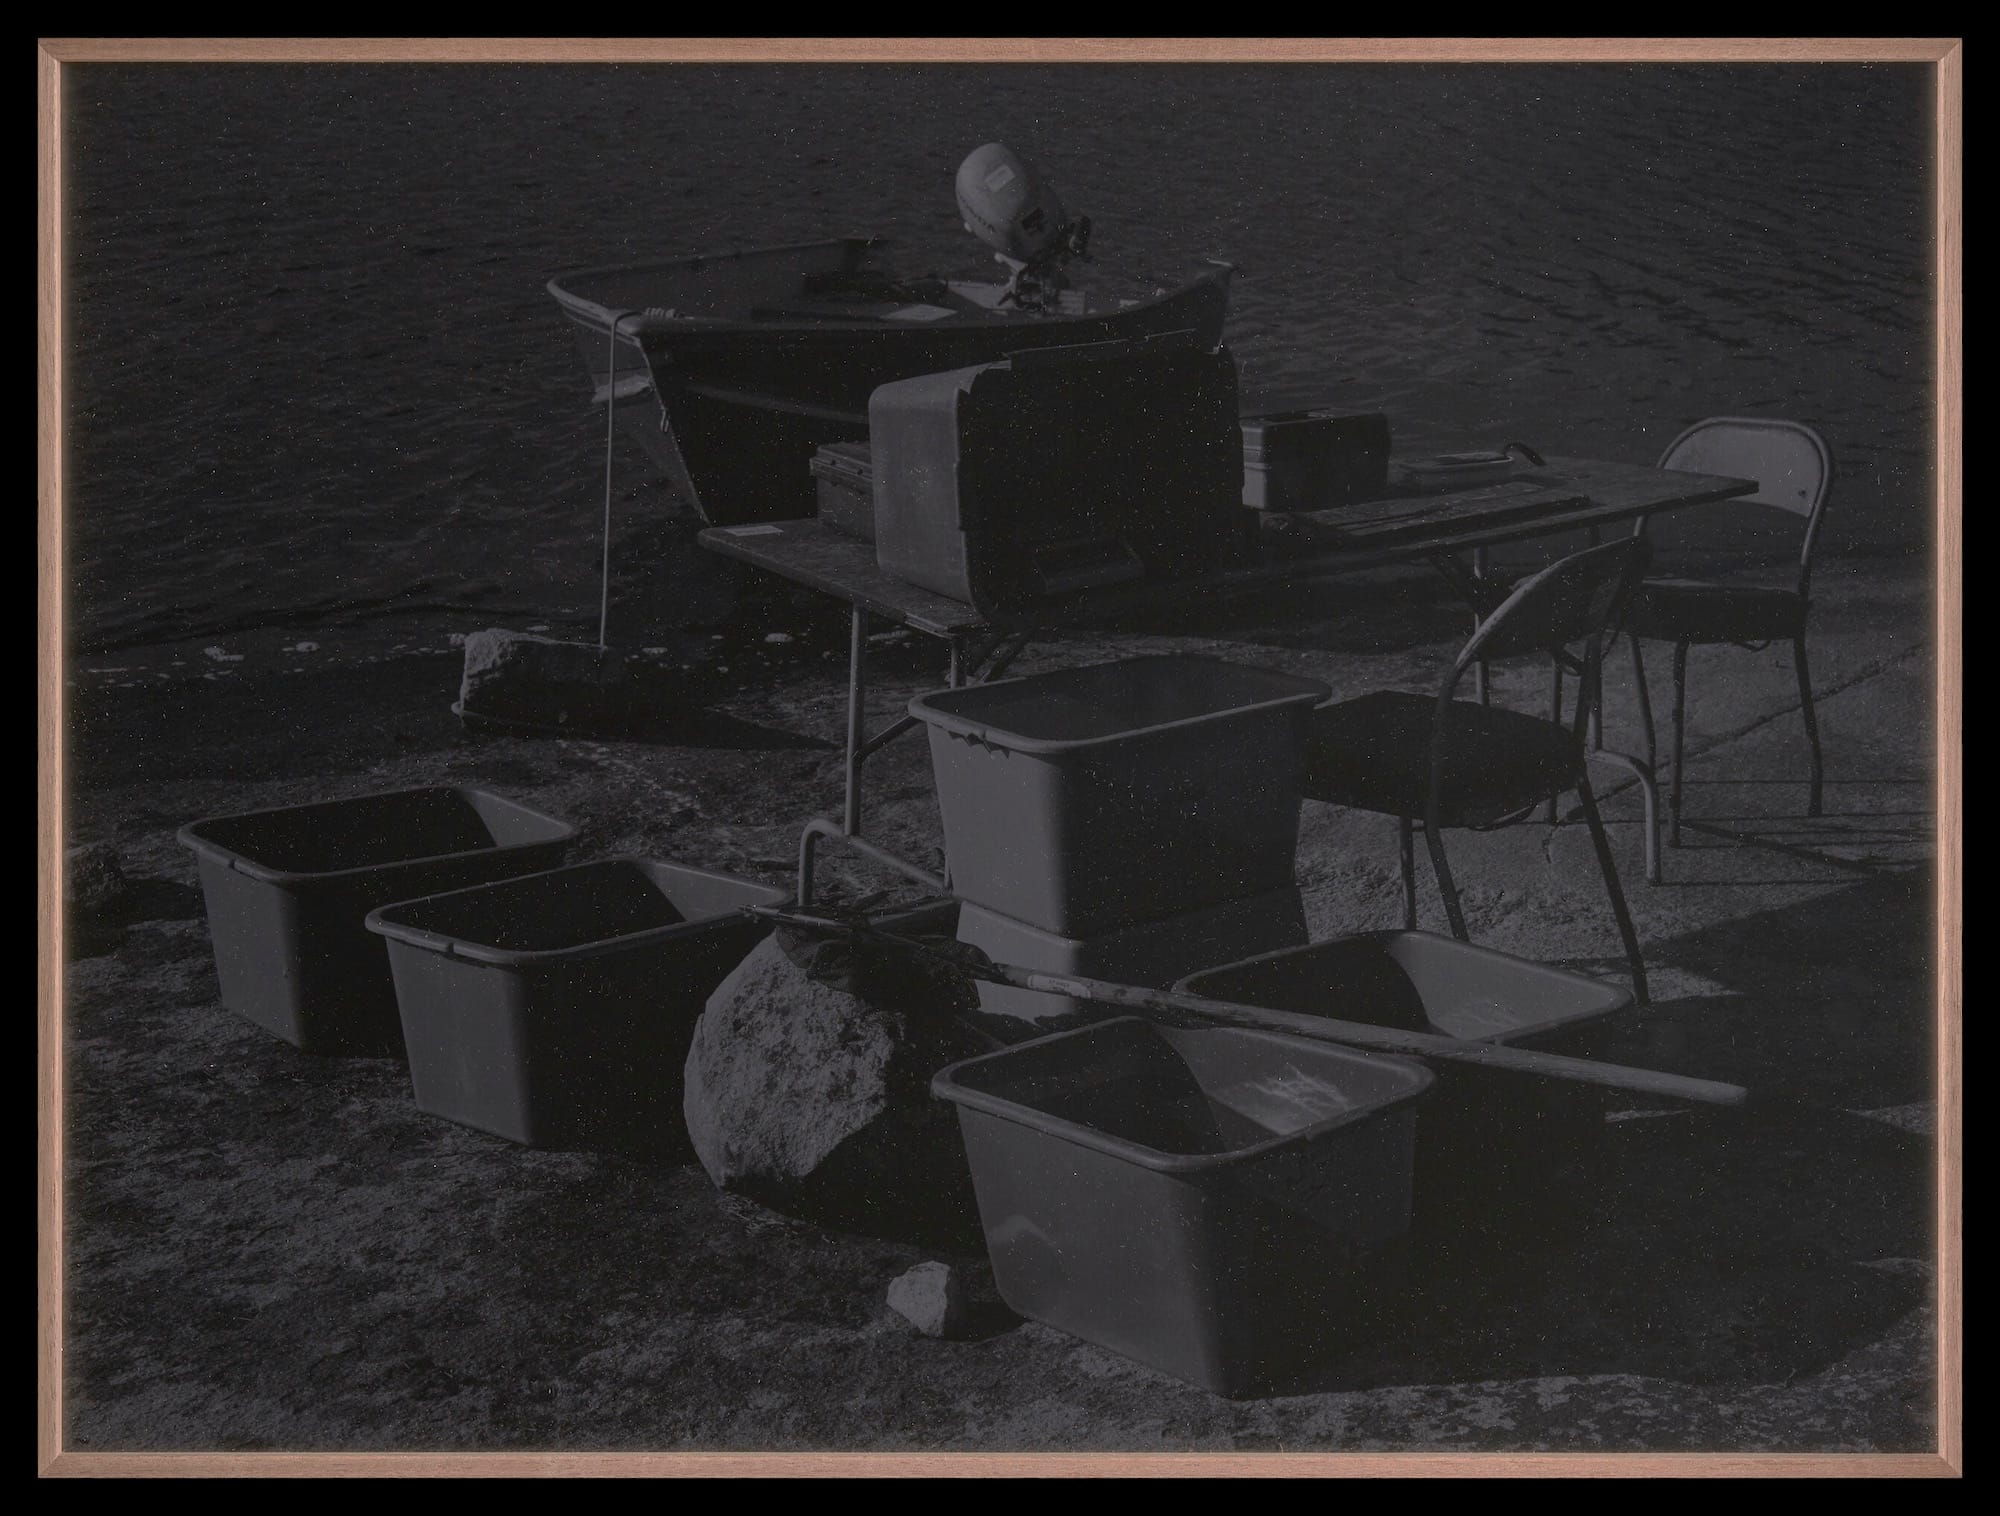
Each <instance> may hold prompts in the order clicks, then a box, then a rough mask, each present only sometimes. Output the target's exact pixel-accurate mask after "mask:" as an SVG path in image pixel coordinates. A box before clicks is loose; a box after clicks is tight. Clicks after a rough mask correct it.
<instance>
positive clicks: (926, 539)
mask: <svg viewBox="0 0 2000 1516" xmlns="http://www.w3.org/2000/svg"><path fill="white" fill-rule="evenodd" d="M868 439H869V448H870V454H871V459H872V464H873V469H874V477H875V555H876V561H877V562H878V563H879V564H880V566H881V567H882V569H883V570H884V572H886V573H889V574H893V575H894V576H895V577H897V578H898V579H902V580H904V581H906V582H908V583H910V584H915V585H919V586H921V587H922V588H924V589H928V590H934V591H936V592H937V593H939V594H942V595H948V596H951V597H952V598H953V599H957V600H962V601H965V602H967V603H969V604H971V605H972V606H974V607H975V608H976V609H978V610H979V611H980V612H981V613H982V614H987V615H1002V614H1008V613H1019V612H1023V611H1027V610H1030V609H1032V608H1034V607H1038V606H1040V607H1048V606H1051V605H1053V604H1057V603H1061V602H1064V601H1067V600H1073V599H1074V597H1076V596H1079V595H1082V594H1085V593H1087V592H1089V591H1092V590H1097V589H1102V588H1105V587H1107V586H1115V585H1121V584H1132V583H1136V582H1139V581H1144V580H1161V579H1183V578H1190V577H1193V576H1196V575H1199V574H1203V573H1206V572H1209V571H1211V570H1213V569H1214V568H1216V567H1217V566H1219V565H1220V564H1221V563H1222V562H1223V561H1224V560H1225V559H1226V558H1227V556H1228V555H1229V553H1230V551H1231V549H1232V547H1233V546H1234V544H1235V543H1236V541H1237V539H1238V534H1239V531H1240V527H1239V524H1238V523H1239V515H1240V503H1239V502H1240V497H1241V495H1242V483H1243V480H1242V440H1241V435H1240V433H1239V432H1238V430H1237V390H1236V363H1235V360H1234V359H1232V358H1231V357H1230V356H1229V353H1228V352H1227V350H1225V349H1208V350H1204V349H1200V348H1196V347H1194V346H1192V345H1190V344H1189V343H1188V342H1187V341H1186V338H1185V334H1178V335H1177V336H1176V337H1175V338H1173V339H1156V340H1153V341H1142V342H1112V343H1099V344H1092V345H1089V346H1085V347H1074V348H1044V349H1038V350H1036V351H1033V352H1026V353H1017V354H1015V355H1014V356H1013V357H1011V358H1009V359H1005V360H1003V361H1001V362H999V363H988V364H983V365H980V366H978V367H976V368H963V369H956V370H953V371H951V372H948V373H941V374H926V375H922V376H919V377H917V378H913V379H904V380H899V381H897V382H896V383H893V384H885V385H883V386H882V387H881V388H879V389H877V390H876V391H875V392H874V394H873V395H872V396H870V398H869V402H868Z"/></svg>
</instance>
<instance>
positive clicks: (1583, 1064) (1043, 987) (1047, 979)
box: [973, 963, 1750, 1106]
mask: <svg viewBox="0 0 2000 1516" xmlns="http://www.w3.org/2000/svg"><path fill="white" fill-rule="evenodd" d="M973 972H974V973H977V972H978V971H977V970H974V971H973ZM993 977H994V978H995V979H996V980H997V981H998V982H1000V983H1002V984H1010V985H1014V986H1016V987H1017V988H1020V989H1024V990H1040V991H1043V992H1044V993H1046V994H1051V995H1065V996H1068V997H1069V998H1071V999H1073V1000H1090V1001H1094V1002H1097V1003H1098V1004H1101V1005H1116V1006H1122V1007H1124V1008H1125V1009H1127V1010H1134V1011H1167V1012H1172V1013H1174V1014H1177V1015H1182V1016H1193V1017H1197V1018H1199V1019H1201V1020H1203V1021H1211V1022H1215V1023H1217V1024H1219V1025H1222V1026H1235V1027H1247V1028H1249V1029H1251V1030H1253V1031H1262V1032H1283V1033H1285V1034H1287V1035H1289V1036H1295V1037H1309V1038H1311V1039H1313V1040H1314V1041H1316V1042H1334V1043H1339V1044H1341V1045H1342V1046H1344V1047H1354V1048H1365V1049H1367V1050H1368V1051H1369V1052H1374V1053H1400V1054H1404V1055H1406V1056H1411V1057H1418V1058H1436V1059H1439V1060H1441V1061H1443V1062H1448V1063H1469V1064H1473V1065H1475V1066H1477V1067H1480V1068H1488V1069H1501V1070H1505V1071H1508V1072H1511V1073H1516V1074H1538V1075H1540V1076H1542V1077H1543V1078H1546V1079H1567V1080H1571V1081H1573V1082H1575V1083H1579V1084H1595V1085H1601V1086H1603V1087H1604V1088H1606V1089H1613V1090H1627V1091H1631V1092H1633V1093H1636V1094H1645V1095H1658V1096H1661V1097H1664V1098H1666V1099H1670V1100H1685V1101H1689V1102H1692V1103H1694V1104H1696V1105H1720V1106H1740V1105H1743V1104H1744V1103H1745V1102H1747V1101H1748V1100H1749V1098H1750V1092H1749V1091H1748V1090H1746V1089H1745V1088H1743V1086H1741V1085H1738V1084H1722V1083H1719V1082H1717V1081H1715V1080H1712V1079H1695V1078H1691V1077H1689V1076H1688V1075H1685V1074H1668V1073H1663V1072H1661V1071H1660V1070H1658V1069H1635V1068H1630V1067H1628V1066H1626V1065H1624V1064H1619V1063H1600V1062H1598V1061H1597V1060H1595V1059H1592V1058H1569V1057H1565V1056H1563V1055H1562V1054H1560V1053H1540V1052H1536V1051H1534V1050H1533V1049H1530V1048H1512V1047H1505V1046H1502V1045H1501V1044H1498V1043H1492V1042H1473V1041H1467V1040H1465V1039H1463V1038H1458V1037H1439V1036H1436V1035H1434V1034H1432V1033H1429V1032H1404V1031H1398V1030H1396V1029H1394V1028H1392V1027H1382V1026H1369V1025H1367V1024H1365V1023H1363V1022H1358V1021H1340V1020H1336V1019H1335V1018H1333V1017H1330V1016H1306V1015H1301V1014H1300V1013H1299V1012H1297V1011H1279V1010H1272V1009H1270V1008H1269V1007H1266V1006H1257V1005H1242V1004H1239V1003H1237V1002H1235V1001H1229V1000H1211V999H1209V998H1208V997H1207V996H1206V995H1188V994H1183V993H1181V992H1179V991H1176V990H1146V989H1140V988H1138V987H1137V986H1134V985H1124V984H1112V983H1109V982H1107V981H1105V980H1100V979H1080V978H1076V977H1073V976H1071V975H1066V974H1044V973H1038V972H1036V971H1034V970H1031V969H1019V968H1015V967H1013V966H1011V965H1009V964H999V963H996V964H994V965H993Z"/></svg>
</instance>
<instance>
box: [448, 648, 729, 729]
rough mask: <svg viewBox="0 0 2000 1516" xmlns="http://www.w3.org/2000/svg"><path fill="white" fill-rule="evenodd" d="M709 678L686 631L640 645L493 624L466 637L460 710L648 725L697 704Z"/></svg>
mask: <svg viewBox="0 0 2000 1516" xmlns="http://www.w3.org/2000/svg"><path fill="white" fill-rule="evenodd" d="M709 678H710V676H709V674H708V671H707V670H706V669H705V668H704V667H703V665H702V662H701V658H700V652H699V650H698V649H697V648H696V647H695V646H694V644H693V643H692V642H690V641H689V640H688V639H684V638H677V639H675V643H674V645H672V646H668V647H664V648H659V649H649V650H646V651H634V650H627V649H618V648H609V649H606V648H599V647H597V646H596V645H595V644H592V643H587V642H562V641H558V640H557V639H555V638H553V637H539V636H536V635H534V634H533V633H529V632H509V631H503V630H501V629H499V628H497V627H490V628H488V629H487V630H485V631H483V632H474V633H472V634H471V635H470V636H468V637H467V638H466V639H465V671H464V674H463V676H462V677H461V679H460V681H459V689H458V703H459V712H460V714H461V715H464V716H468V717H472V718H479V717H485V718H487V719H490V720H494V721H504V722H516V723H522V724H526V725H531V726H546V727H564V726H580V727H581V726H591V727H614V728H619V729H624V728H636V727H649V726H654V725H658V724H660V723H661V722H662V721H663V720H665V719H667V718H670V717H671V716H672V715H673V714H674V713H675V712H677V711H683V710H685V709H686V708H687V707H689V706H691V705H693V704H695V703H697V702H698V701H699V700H700V699H701V698H702V696H703V694H704V693H705V686H706V685H707V683H708V682H709Z"/></svg>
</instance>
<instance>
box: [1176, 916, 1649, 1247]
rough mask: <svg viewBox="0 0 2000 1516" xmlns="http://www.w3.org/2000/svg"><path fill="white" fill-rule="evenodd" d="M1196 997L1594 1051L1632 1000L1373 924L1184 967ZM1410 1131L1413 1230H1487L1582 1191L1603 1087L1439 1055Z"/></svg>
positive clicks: (1543, 969) (1490, 954)
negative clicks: (1433, 1080)
mask: <svg viewBox="0 0 2000 1516" xmlns="http://www.w3.org/2000/svg"><path fill="white" fill-rule="evenodd" d="M1175 988H1176V989H1180V990H1184V991H1186V992H1187V993H1189V994H1193V995H1206V996H1208V997H1210V998H1211V999H1215V1000H1232V1001H1237V1002H1239V1003H1242V1004H1246V1005H1259V1006H1268V1007H1270V1008H1271V1009H1273V1010H1280V1011H1295V1012H1299V1013H1301V1014H1304V1015H1321V1016H1331V1017H1336V1018H1338V1019H1340V1020H1343V1021H1359V1022H1365V1023H1368V1024H1370V1025H1376V1026H1387V1027H1396V1028H1399V1029H1402V1030H1405V1031H1423V1032H1432V1033H1437V1034H1440V1035H1443V1036H1447V1037H1461V1038H1465V1039H1468V1040H1476V1041H1484V1042H1493V1043H1500V1044H1503V1045H1505V1046H1508V1047H1520V1048H1533V1049H1538V1050H1540V1051H1543V1052H1550V1053H1564V1054H1569V1055H1571V1056H1574V1057H1590V1056H1593V1055H1594V1054H1599V1053H1601V1052H1602V1051H1603V1042H1604V1040H1605V1038H1606V1037H1607V1036H1608V1035H1610V1034H1613V1033H1614V1032H1615V1031H1616V1022H1617V1019H1618V1017H1619V1014H1620V1013H1621V1012H1623V1011H1625V1010H1627V1009H1628V1008H1629V1007H1630V1006H1631V1004H1632V995H1631V992H1630V991H1629V990H1626V989H1625V988H1623V987H1622V986H1620V985H1616V984H1609V983H1606V982H1604V981H1602V980H1597V979H1590V978H1586V977H1585V976H1583V975H1581V974H1572V973H1567V972H1565V971H1564V970H1561V969H1553V968H1550V967H1548V966H1547V965H1545V964H1540V963H1530V962H1528V961H1526V960H1524V959H1520V958H1515V957H1511V956H1509V955H1508V954H1506V953H1499V952H1495V951H1493V950H1492V949H1491V948H1483V947H1478V946H1476V945H1474V944H1472V943H1469V942H1460V941H1458V940H1457V939H1456V938H1452V937H1442V936H1438V935H1436V934H1434V933H1430V932H1371V933H1363V934H1359V935H1356V936H1352V937H1341V938H1335V939H1333V940H1331V941H1327V942H1316V943H1313V944H1312V945H1311V946H1309V947H1295V948H1284V949H1281V950H1280V951H1278V952H1274V953H1264V954H1261V955H1259V956H1258V957H1255V958H1248V959H1245V960H1243V961H1242V962H1240V963H1233V964H1228V965H1225V966H1223V967H1221V968H1215V969H1208V970H1206V971H1204V972H1202V973H1198V974H1191V975H1189V976H1188V977H1187V978H1185V979H1183V980H1181V982H1180V983H1179V984H1178V985H1176V986H1175ZM1432 1067H1433V1069H1434V1071H1435V1072H1436V1074H1437V1089H1436V1092H1435V1093H1434V1094H1433V1095H1432V1097H1431V1098H1430V1099H1429V1100H1428V1101H1426V1102H1425V1104H1424V1110H1423V1115H1422V1117H1421V1119H1420V1120H1419V1122H1418V1131H1417V1182H1416V1211H1417V1227H1418V1230H1419V1231H1422V1232H1425V1233H1427V1234H1429V1233H1433V1232H1443V1233H1446V1234H1451V1233H1461V1232H1464V1231H1465V1230H1467V1229H1468V1228H1470V1229H1472V1230H1486V1229H1489V1228H1491V1227H1493V1226H1494V1225H1496V1224H1499V1223H1501V1222H1504V1221H1507V1220H1508V1219H1509V1218H1510V1217H1513V1218H1518V1219H1528V1218H1533V1217H1535V1216H1537V1215H1546V1214H1548V1211H1549V1208H1550V1207H1551V1206H1555V1207H1558V1208H1560V1207H1562V1206H1564V1205H1566V1204H1568V1203H1569V1202H1572V1201H1575V1200H1577V1199H1578V1198H1580V1195H1581V1192H1582V1190H1583V1188H1584V1187H1585V1186H1586V1184H1587V1176H1588V1173H1589V1169H1590V1165H1591V1163H1592V1162H1593V1160H1594V1159H1595V1158H1596V1157H1597V1156H1598V1153H1599V1149H1600V1147H1601V1144H1602V1142H1603V1137H1604V1115H1605V1103H1604V1102H1605V1092H1604V1091H1603V1090H1601V1089H1598V1088H1597V1087H1595V1086H1592V1085H1584V1084H1572V1083H1567V1082H1565V1081H1563V1080H1558V1079H1542V1078H1532V1077H1529V1076H1526V1075H1518V1074H1507V1073H1495V1072H1492V1071H1489V1070H1484V1069H1472V1068H1466V1067H1462V1066H1458V1065H1454V1064H1449V1063H1444V1062H1438V1063H1436V1064H1434V1065H1432Z"/></svg>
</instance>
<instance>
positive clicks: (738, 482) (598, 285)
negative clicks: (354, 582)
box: [549, 238, 1229, 525]
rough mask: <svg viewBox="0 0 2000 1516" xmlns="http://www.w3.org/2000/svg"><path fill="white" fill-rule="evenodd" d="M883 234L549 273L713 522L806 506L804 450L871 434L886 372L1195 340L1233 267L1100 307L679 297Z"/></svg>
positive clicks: (828, 265)
mask: <svg viewBox="0 0 2000 1516" xmlns="http://www.w3.org/2000/svg"><path fill="white" fill-rule="evenodd" d="M874 246H875V244H874V243H873V242H871V241H869V240H867V239H862V238H849V239H843V240H841V241H838V242H828V243H815V244H808V245H806V246H804V247H799V248H774V249H763V250H757V251H753V252H748V253H743V254H732V255H725V256H724V257H720V258H706V259H690V260H684V261H683V262H681V263H678V264H665V265H655V266H653V267H651V268H648V269H625V270H599V271H597V272H596V273H594V274H586V275H568V276H564V277H563V278H560V279H557V280H555V281H552V282H551V284H550V286H549V288H550V292H551V293H552V294H554V295H555V296H556V298H557V300H558V303H560V304H561V305H562V306H563V308H564V311H565V313H566V314H567V315H568V316H569V318H570V320H571V322H572V325H573V327H574V329H575V332H576V336H577V342H578V350H579V352H580V353H581V354H582V356H583V357H584V360H585V362H586V364H587V365H588V366H589V367H590V371H591V376H592V380H593V385H594V394H595V398H596V399H597V401H598V403H599V404H602V403H603V402H604V399H605V385H606V381H607V378H609V377H610V376H611V374H612V369H613V364H614V355H615V365H616V386H617V391H618V401H617V405H616V420H617V425H618V428H619V429H620V430H621V431H625V432H628V433H629V434H630V435H632V436H633V437H634V438H635V439H636V440H637V441H638V442H639V443H640V444H641V445H642V447H643V448H644V449H645V451H646V453H647V455H648V456H649V457H651V458H652V459H653V460H654V461H655V462H656V463H658V464H659V465H660V466H661V467H662V468H663V469H664V470H665V471H666V474H667V477H668V479H669V480H670V481H671V483H672V484H673V486H674V488H675V490H676V492H677V493H678V494H680V495H681V496H682V497H683V498H685V499H686V500H687V502H688V503H689V504H690V505H691V506H692V507H693V508H694V509H695V510H696V511H698V512H699V513H700V514H701V516H702V517H703V519H704V520H706V521H708V522H709V523H711V524H713V525H734V524H740V523H745V522H755V521H769V520H783V519H791V518H796V517H800V516H807V515H811V514H812V513H813V510H814V505H815V493H814V487H813V482H812V477H811V474H810V471H809V469H808V467H807V465H808V463H809V461H810V459H811V457H812V454H813V451H814V450H815V449H816V448H818V447H820V446H822V445H824V444H826V443H829V442H846V441H858V440H861V439H863V438H865V437H866V436H867V434H868V397H869V395H870V394H872V393H873V392H874V391H875V389H876V388H878V387H879V386H881V385H883V384H886V383H888V382H890V381H891V380H895V379H905V378H909V377H911V376H913V375H916V374H927V373H937V372H941V371H944V370H948V369H957V368H968V367H971V366H973V365H975V364H980V363H990V362H994V361H996V360H998V359H1000V358H1003V357H1005V356H1006V355H1007V354H1008V353H1012V352H1020V351H1024V350H1027V349H1031V348H1037V347H1050V346H1067V345H1072V344H1078V343H1089V342H1105V341H1114V340H1120V339H1131V338H1135V337H1144V336H1150V335H1155V334H1158V333H1163V332H1172V331H1184V330H1185V331H1193V332H1194V333H1195V334H1196V339H1197V340H1198V341H1201V342H1203V343H1206V344H1214V343H1216V342H1218V341H1219V340H1220V338H1221V333H1222V324H1223V318H1224V316H1225V315H1226V313H1227V310H1228V298H1229V297H1228V279H1229V270H1228V268H1227V267H1226V266H1223V265H1215V266H1213V267H1211V268H1209V269H1206V270H1204V271H1203V272H1202V273H1201V274H1199V275H1197V276H1196V277H1195V278H1194V279H1193V280H1192V281H1191V282H1190V283H1188V284H1186V285H1184V286H1182V287H1181V288H1179V289H1176V290H1173V291H1170V292H1165V293H1162V294H1159V295H1157V296H1156V297H1154V298H1151V299H1144V300H1139V301H1136V302H1133V303H1131V304H1129V305H1127V306H1125V307H1123V308H1120V309H1115V310H1109V311H1102V312H1097V313H1091V314H1076V315H1048V316H1032V315H1009V316H995V315H978V316H955V317H949V318H944V319H939V320H936V321H934V322H931V323H929V324H917V323H909V322H898V321H882V320H876V321H847V320H810V319H777V320H747V319H746V320H732V319H725V318H714V317H694V318H689V317H686V316H683V315H680V314H678V313H677V312H678V311H679V310H681V309H684V308H686V307H687V306H688V305H689V304H691V301H690V299H689V297H690V296H691V295H699V296H700V297H701V298H702V299H703V300H704V301H715V300H726V299H729V298H734V299H737V300H740V301H742V302H743V306H744V308H745V309H746V310H747V309H750V308H752V307H754V306H755V305H757V304H758V303H759V296H760V294H763V295H765V296H766V298H775V296H774V295H771V294H770V293H769V292H773V291H777V290H780V289H782V288H784V287H786V286H788V285H791V286H795V285H796V284H797V283H798V282H799V281H800V280H802V279H803V278H805V277H806V276H807V275H810V274H835V275H838V274H846V273H852V272H854V271H856V270H859V269H866V268H868V266H869V259H870V256H871V253H872V249H873V248H874ZM696 285H699V286H700V288H699V289H696V288H694V286H696ZM654 297H657V298H654ZM709 308H711V309H712V308H713V306H710V307H709ZM669 311H673V312H676V314H673V315H669V314H667V312H669ZM614 324H615V326H616V331H617V335H616V339H615V342H614V339H613V335H612V333H613V327H614ZM641 376H643V378H642V377H641ZM649 399H650V401H651V402H652V404H651V406H650V407H649V406H648V404H647V401H648V400H649ZM649 408H650V411H651V417H650V421H649V419H648V417H647V412H648V410H649Z"/></svg>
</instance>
